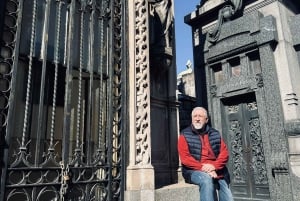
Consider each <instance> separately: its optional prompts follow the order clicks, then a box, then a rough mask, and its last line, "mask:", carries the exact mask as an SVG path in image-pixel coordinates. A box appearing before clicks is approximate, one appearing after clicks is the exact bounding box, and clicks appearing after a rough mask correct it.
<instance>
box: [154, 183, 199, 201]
mask: <svg viewBox="0 0 300 201" xmlns="http://www.w3.org/2000/svg"><path fill="white" fill-rule="evenodd" d="M199 200H200V194H199V188H198V186H197V185H193V184H187V183H184V182H180V183H177V184H172V185H168V186H164V187H162V188H159V189H156V190H155V201H199Z"/></svg>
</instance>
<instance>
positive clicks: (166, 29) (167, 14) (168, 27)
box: [148, 0, 174, 48]
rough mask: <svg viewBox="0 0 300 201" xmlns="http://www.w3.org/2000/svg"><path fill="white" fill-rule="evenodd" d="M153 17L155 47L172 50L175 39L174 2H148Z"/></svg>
mask: <svg viewBox="0 0 300 201" xmlns="http://www.w3.org/2000/svg"><path fill="white" fill-rule="evenodd" d="M148 2H149V3H150V16H152V19H153V21H152V23H153V24H152V26H153V29H152V32H154V33H153V35H154V36H153V37H154V38H153V42H154V44H155V45H157V46H160V47H164V48H171V46H172V44H171V41H172V39H173V33H172V32H173V23H174V22H173V21H174V13H173V12H174V11H173V0H148Z"/></svg>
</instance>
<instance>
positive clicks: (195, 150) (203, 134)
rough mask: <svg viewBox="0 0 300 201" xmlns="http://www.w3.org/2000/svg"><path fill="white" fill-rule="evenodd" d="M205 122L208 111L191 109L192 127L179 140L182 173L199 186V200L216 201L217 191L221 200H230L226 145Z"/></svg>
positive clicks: (231, 200)
mask: <svg viewBox="0 0 300 201" xmlns="http://www.w3.org/2000/svg"><path fill="white" fill-rule="evenodd" d="M207 122H208V115H207V110H206V109H205V108H203V107H196V108H194V109H193V111H192V124H191V125H190V126H189V127H187V128H185V129H184V130H182V132H181V135H180V137H179V140H178V152H179V157H180V160H181V163H182V174H183V177H184V179H185V181H186V182H188V183H192V184H196V185H198V186H199V191H200V201H214V200H216V199H217V196H216V189H217V190H218V192H219V196H218V197H219V200H220V201H233V197H232V193H231V190H230V189H229V182H230V179H229V173H228V170H227V168H226V163H227V161H228V159H229V153H228V150H227V146H226V144H225V143H224V141H223V139H222V138H221V135H220V133H219V132H218V131H217V130H216V129H214V128H212V127H210V126H209V125H208V124H207Z"/></svg>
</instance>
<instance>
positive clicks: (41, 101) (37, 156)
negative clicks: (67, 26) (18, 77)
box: [35, 0, 51, 166]
mask: <svg viewBox="0 0 300 201" xmlns="http://www.w3.org/2000/svg"><path fill="white" fill-rule="evenodd" d="M45 3H46V6H45V7H46V8H45V10H46V11H45V15H44V23H43V25H44V26H43V32H42V46H41V52H40V59H41V60H42V76H41V85H40V98H39V111H38V119H37V121H38V126H37V131H36V136H37V137H36V138H37V139H36V144H35V166H38V164H39V160H40V156H41V155H40V149H41V146H40V144H41V135H42V133H44V131H43V128H42V127H43V125H42V122H43V120H44V109H43V108H44V97H45V90H44V89H45V79H46V70H47V50H48V48H47V46H48V32H49V17H50V5H51V0H46V1H45Z"/></svg>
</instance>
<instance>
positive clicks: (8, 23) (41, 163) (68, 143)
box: [0, 0, 126, 201]
mask: <svg viewBox="0 0 300 201" xmlns="http://www.w3.org/2000/svg"><path fill="white" fill-rule="evenodd" d="M0 4H1V7H0V9H1V11H0V25H3V26H0V27H1V28H0V37H1V57H0V82H1V85H0V86H1V87H0V120H1V121H0V123H1V125H0V126H1V127H0V129H1V130H0V131H1V133H0V138H1V139H0V146H1V147H0V162H1V163H0V166H1V186H0V187H1V194H0V200H1V201H4V200H9V201H13V200H15V201H20V200H24V201H25V200H27V201H31V200H32V201H33V200H34V201H35V200H40V201H46V200H72V201H76V200H97V201H100V200H109V201H111V200H123V192H124V174H123V173H124V160H123V159H125V157H124V151H123V148H124V146H123V144H124V134H123V133H125V132H124V131H125V129H126V127H125V125H126V123H125V119H126V118H124V115H125V114H126V111H125V108H126V107H124V104H126V102H125V100H126V98H125V96H126V94H125V92H126V90H125V84H121V83H126V80H125V79H126V72H125V70H124V66H125V62H126V61H125V60H124V58H125V53H124V52H125V51H124V48H125V47H124V45H123V43H124V41H125V40H124V38H125V34H124V33H125V32H124V27H125V25H124V22H125V21H124V20H125V19H124V16H125V15H124V11H125V5H123V4H124V3H123V1H122V0H44V1H42V0H30V1H29V0H6V1H2V3H0ZM123 71H124V72H123Z"/></svg>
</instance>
